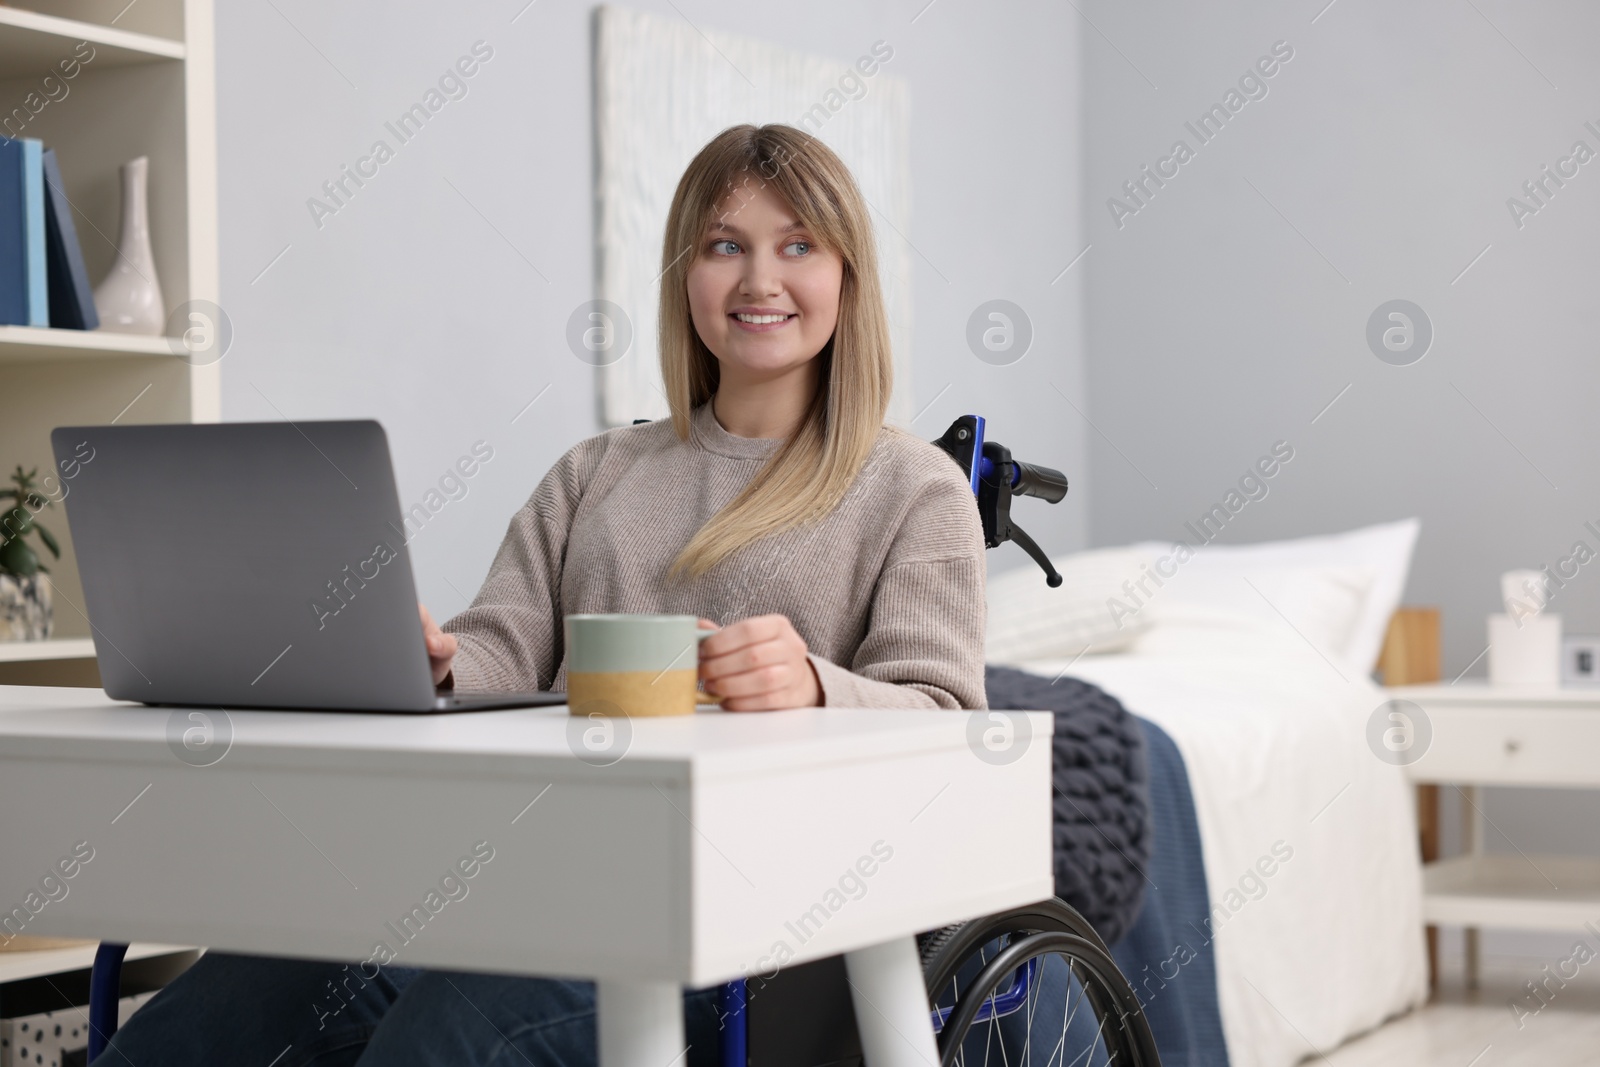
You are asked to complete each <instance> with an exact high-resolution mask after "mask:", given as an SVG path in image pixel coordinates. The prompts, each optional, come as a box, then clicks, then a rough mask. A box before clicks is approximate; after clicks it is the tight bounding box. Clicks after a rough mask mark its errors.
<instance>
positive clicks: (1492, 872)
mask: <svg viewBox="0 0 1600 1067" xmlns="http://www.w3.org/2000/svg"><path fill="white" fill-rule="evenodd" d="M1422 882H1423V889H1422V915H1423V918H1424V919H1426V920H1427V922H1429V923H1430V924H1433V923H1450V924H1456V925H1461V926H1498V927H1508V928H1512V929H1519V930H1576V929H1582V927H1583V924H1584V923H1585V922H1593V921H1594V920H1595V918H1596V916H1600V859H1591V858H1588V857H1583V856H1527V857H1525V856H1522V855H1520V854H1517V855H1511V854H1505V855H1502V854H1499V853H1486V854H1479V855H1477V856H1470V855H1469V856H1458V857H1456V858H1454V859H1448V860H1442V861H1440V862H1438V863H1430V864H1428V865H1427V866H1425V867H1424V868H1423V869H1422Z"/></svg>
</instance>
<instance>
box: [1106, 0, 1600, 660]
mask: <svg viewBox="0 0 1600 1067" xmlns="http://www.w3.org/2000/svg"><path fill="white" fill-rule="evenodd" d="M1326 4H1327V0H1310V2H1302V3H1296V4H1294V5H1292V6H1286V5H1284V4H1281V3H1267V2H1243V3H1240V2H1231V3H1227V4H1223V3H1210V4H1204V5H1194V4H1180V3H1174V2H1166V3H1155V4H1148V5H1142V6H1141V7H1140V8H1137V9H1136V8H1133V7H1130V6H1128V5H1123V4H1116V3H1110V2H1106V0H1093V2H1091V3H1089V4H1088V5H1087V6H1086V7H1085V11H1086V12H1087V13H1088V15H1089V17H1091V18H1092V19H1093V20H1094V22H1095V23H1096V24H1097V25H1098V26H1099V27H1100V29H1101V30H1103V31H1104V33H1105V37H1101V36H1099V35H1098V34H1096V33H1094V32H1093V31H1088V32H1087V33H1086V36H1085V38H1084V42H1083V53H1082V54H1083V59H1084V64H1083V77H1084V84H1085V90H1084V95H1085V99H1086V101H1087V107H1086V114H1085V131H1086V139H1085V143H1084V158H1085V161H1086V168H1085V178H1084V218H1085V225H1086V227H1087V230H1086V232H1087V237H1088V239H1089V240H1090V241H1092V242H1093V243H1094V250H1093V251H1092V252H1091V253H1090V254H1089V256H1088V257H1086V258H1085V261H1084V264H1083V265H1084V266H1085V267H1086V268H1087V276H1086V277H1087V283H1086V284H1087V286H1088V290H1087V307H1088V314H1087V321H1086V328H1087V339H1088V340H1087V344H1088V352H1089V394H1090V401H1091V404H1092V411H1091V416H1092V417H1093V418H1094V420H1095V422H1096V423H1097V424H1098V425H1099V426H1100V427H1101V428H1102V429H1104V430H1105V431H1106V435H1107V436H1108V437H1109V438H1110V440H1111V441H1113V442H1115V443H1116V445H1117V446H1118V447H1119V448H1120V449H1121V451H1122V453H1126V459H1124V457H1123V455H1122V454H1119V452H1118V451H1116V449H1114V448H1112V447H1111V446H1110V445H1109V444H1108V443H1107V442H1106V441H1105V440H1104V439H1102V438H1100V437H1094V438H1091V441H1090V457H1091V458H1090V466H1089V480H1090V481H1091V482H1092V483H1093V484H1092V486H1091V488H1092V490H1093V492H1094V500H1095V506H1094V509H1093V511H1092V513H1091V528H1090V529H1091V540H1092V541H1093V542H1094V543H1095V544H1111V543H1118V542H1122V541H1127V540H1130V539H1133V538H1138V537H1177V536H1179V534H1180V532H1181V529H1182V525H1183V523H1184V521H1185V520H1187V519H1191V518H1194V517H1196V516H1198V515H1199V514H1200V513H1201V512H1203V511H1204V510H1205V509H1206V508H1207V507H1208V506H1209V505H1210V504H1211V503H1212V502H1214V501H1216V500H1217V499H1219V498H1220V497H1221V496H1222V494H1223V493H1224V492H1225V491H1226V490H1227V489H1228V488H1229V486H1230V485H1231V484H1232V483H1233V482H1234V481H1235V480H1236V479H1237V478H1238V476H1239V474H1240V472H1242V471H1243V470H1244V469H1245V468H1246V467H1247V466H1248V465H1249V464H1250V463H1251V461H1252V460H1253V459H1254V458H1255V457H1256V456H1258V455H1260V454H1262V453H1263V452H1265V451H1266V450H1267V448H1268V446H1270V445H1271V443H1272V442H1273V441H1275V440H1277V439H1280V438H1282V439H1286V440H1288V441H1289V442H1290V443H1291V444H1293V445H1294V447H1295V452H1296V455H1295V459H1294V461H1293V462H1292V463H1291V464H1290V465H1289V466H1288V467H1286V468H1285V470H1284V471H1283V472H1282V473H1281V474H1280V475H1279V476H1278V477H1277V478H1276V479H1275V480H1274V482H1273V483H1272V492H1271V495H1270V496H1268V497H1267V498H1266V499H1265V500H1263V501H1260V502H1258V503H1253V504H1251V505H1249V506H1248V507H1247V508H1246V509H1245V510H1244V511H1243V512H1241V513H1240V515H1239V516H1238V517H1237V518H1236V519H1235V520H1234V521H1233V522H1232V523H1231V524H1230V525H1229V527H1228V530H1227V533H1226V535H1225V536H1224V538H1223V539H1224V540H1227V541H1255V540H1261V539H1265V538H1277V537H1291V536H1296V535H1302V534H1311V533H1320V532H1331V531H1335V530H1341V529H1349V528H1352V527H1356V526H1360V525H1363V524H1366V523H1371V522H1377V521H1382V520H1387V519H1395V518H1401V517H1405V516H1409V515H1419V516H1421V518H1422V535H1421V540H1420V542H1419V544H1418V547H1417V555H1416V560H1415V565H1414V568H1413V571H1412V579H1411V583H1410V585H1409V587H1408V588H1407V590H1406V600H1407V602H1410V603H1417V604H1437V605H1439V606H1440V607H1441V608H1442V609H1443V613H1444V630H1445V670H1446V672H1447V674H1448V675H1449V676H1451V677H1453V676H1454V675H1455V674H1457V673H1458V672H1460V671H1462V670H1463V669H1465V668H1467V666H1468V664H1469V663H1470V662H1471V661H1472V660H1473V658H1474V657H1476V656H1477V655H1478V654H1479V653H1480V652H1481V651H1482V650H1483V648H1484V645H1485V643H1486V641H1487V637H1486V634H1485V624H1484V616H1485V615H1486V614H1487V613H1488V612H1490V611H1495V610H1501V609H1500V608H1499V607H1498V601H1499V584H1498V576H1499V574H1500V573H1501V572H1502V571H1504V570H1508V569H1510V568H1512V567H1538V566H1541V565H1543V564H1545V563H1552V564H1553V563H1554V562H1555V561H1556V559H1557V558H1558V557H1561V556H1565V555H1567V554H1568V552H1569V551H1570V550H1571V547H1572V544H1573V542H1574V541H1576V540H1578V539H1584V540H1587V541H1588V543H1589V545H1590V547H1591V548H1593V549H1596V550H1600V538H1596V536H1595V535H1594V534H1591V533H1589V532H1588V531H1586V530H1585V529H1584V528H1583V524H1584V523H1585V522H1586V521H1588V520H1591V519H1600V499H1597V490H1600V472H1597V471H1596V470H1595V467H1594V464H1593V463H1592V462H1591V458H1590V457H1592V456H1593V455H1594V453H1595V451H1596V446H1597V444H1600V425H1597V424H1596V422H1595V420H1594V418H1593V408H1594V402H1595V400H1596V398H1597V396H1600V391H1597V385H1600V363H1597V362H1596V360H1595V359H1594V354H1595V340H1594V325H1595V318H1596V316H1595V314H1594V311H1593V304H1594V301H1593V299H1592V293H1593V291H1594V288H1595V283H1596V282H1597V281H1600V267H1597V265H1596V260H1595V257H1594V255H1593V249H1592V239H1593V236H1594V234H1595V232H1596V223H1597V221H1600V160H1597V161H1596V162H1595V163H1591V164H1590V165H1588V166H1584V167H1582V168H1580V169H1579V172H1578V174H1577V176H1576V177H1575V178H1572V179H1571V180H1569V181H1568V182H1567V185H1566V187H1565V188H1564V189H1561V190H1559V191H1558V192H1557V194H1556V195H1555V196H1554V197H1553V198H1552V199H1551V200H1550V201H1549V203H1548V206H1547V207H1545V208H1544V209H1543V210H1541V211H1540V212H1539V213H1538V214H1537V215H1536V216H1534V217H1532V218H1528V219H1526V220H1525V225H1524V226H1523V228H1522V229H1520V230H1519V229H1518V228H1517V227H1516V225H1515V224H1514V223H1513V221H1512V218H1511V214H1510V212H1509V211H1508V210H1507V208H1506V200H1507V198H1508V197H1511V196H1512V195H1514V194H1519V193H1520V186H1521V184H1522V182H1524V181H1525V180H1528V179H1530V178H1532V177H1535V176H1537V175H1538V173H1539V170H1540V167H1541V165H1542V164H1545V163H1549V164H1551V165H1552V166H1554V165H1555V163H1556V160H1557V158H1558V157H1560V156H1563V155H1565V154H1566V153H1567V151H1568V150H1569V148H1570V147H1571V145H1572V144H1573V142H1574V141H1575V140H1578V139H1583V140H1586V141H1587V142H1588V143H1589V146H1590V147H1591V148H1593V149H1595V150H1597V151H1600V137H1597V136H1596V135H1594V134H1592V133H1590V132H1588V131H1587V130H1585V129H1584V126H1583V124H1584V122H1585V120H1590V119H1592V120H1595V121H1596V124H1597V126H1600V109H1596V108H1592V107H1588V106H1587V105H1588V104H1589V103H1592V102H1593V101H1594V100H1595V90H1596V89H1597V88H1600V71H1597V70H1596V68H1595V67H1594V64H1593V63H1592V61H1591V59H1590V57H1589V56H1588V55H1587V53H1586V51H1585V45H1584V42H1586V41H1592V40H1593V39H1594V37H1595V34H1596V33H1597V32H1600V9H1597V8H1595V7H1593V6H1592V5H1587V4H1582V3H1579V2H1577V0H1569V2H1563V3H1545V4H1539V5H1536V6H1533V7H1530V6H1529V5H1526V4H1512V3H1509V2H1505V0H1498V2H1496V0H1477V9H1478V10H1477V11H1475V10H1474V8H1473V6H1472V5H1470V4H1460V3H1457V2H1455V0H1407V2H1405V3H1391V4H1376V3H1371V2H1366V0H1341V2H1339V3H1335V4H1334V5H1333V6H1332V7H1329V8H1327V10H1326V11H1325V12H1324V13H1323V14H1321V16H1320V17H1319V18H1317V21H1316V23H1315V24H1314V25H1313V24H1312V22H1311V20H1312V18H1313V17H1316V16H1317V15H1318V12H1319V10H1321V9H1322V8H1324V6H1325V5H1326ZM1478 11H1481V12H1482V15H1480V14H1479V13H1478ZM1485 16H1486V17H1485ZM1491 22H1492V23H1493V25H1491ZM1495 26H1498V27H1499V29H1500V31H1503V32H1504V34H1505V35H1506V37H1509V38H1510V41H1509V42H1508V41H1507V40H1506V38H1505V37H1502V36H1501V33H1500V32H1497V31H1496V29H1495ZM1106 38H1109V39H1110V40H1111V41H1112V42H1115V47H1113V46H1112V45H1111V44H1108V43H1107V40H1106ZM1279 40H1284V41H1287V42H1288V43H1289V44H1290V45H1291V46H1292V47H1293V49H1294V58H1293V59H1292V60H1291V61H1289V62H1288V63H1287V64H1285V65H1283V66H1282V68H1281V69H1280V70H1279V71H1278V72H1277V74H1276V75H1275V76H1274V77H1273V78H1271V79H1269V80H1267V81H1266V85H1267V87H1268V90H1269V92H1268V95H1267V96H1266V97H1264V98H1263V99H1259V100H1255V101H1252V102H1249V103H1247V104H1246V105H1245V106H1244V107H1243V108H1242V109H1241V110H1240V111H1239V113H1238V114H1237V115H1234V116H1233V117H1232V119H1231V120H1230V121H1229V122H1228V123H1227V125H1226V127H1225V128H1224V129H1223V131H1222V132H1221V133H1220V134H1219V135H1218V136H1217V137H1216V138H1215V140H1213V141H1212V142H1211V143H1209V144H1207V145H1204V146H1203V147H1199V148H1198V151H1197V152H1196V154H1195V158H1194V159H1192V160H1191V161H1190V162H1189V163H1188V164H1186V165H1184V166H1182V167H1181V168H1179V172H1178V176H1177V177H1176V178H1173V179H1171V180H1170V181H1169V182H1168V183H1167V185H1166V187H1165V188H1162V189H1159V190H1157V191H1156V192H1155V195H1154V196H1153V197H1151V198H1149V199H1148V201H1147V204H1146V206H1145V207H1144V208H1142V209H1141V210H1139V211H1138V213H1137V214H1136V215H1134V216H1132V217H1130V218H1125V219H1124V220H1123V225H1122V227H1121V228H1120V229H1118V227H1117V225H1116V224H1115V223H1114V222H1113V221H1112V218H1111V214H1110V212H1109V210H1108V209H1107V207H1106V201H1107V200H1108V198H1110V197H1112V196H1114V195H1115V196H1120V195H1121V193H1120V187H1121V185H1122V183H1123V182H1124V181H1126V180H1129V179H1131V178H1134V177H1137V176H1138V172H1139V170H1140V168H1141V166H1142V165H1144V164H1151V165H1152V166H1153V165H1154V164H1155V162H1156V160H1157V158H1158V157H1159V156H1162V155H1164V154H1166V152H1167V150H1168V149H1169V147H1170V146H1171V144H1172V142H1173V141H1174V139H1176V138H1179V137H1183V138H1185V139H1187V140H1188V141H1189V142H1190V143H1191V144H1192V145H1193V144H1197V143H1198V142H1197V139H1196V138H1194V137H1193V136H1192V135H1190V134H1189V133H1188V131H1187V130H1185V128H1184V123H1185V122H1186V121H1192V120H1194V119H1196V118H1197V117H1198V116H1199V115H1200V114H1202V113H1203V112H1204V111H1205V110H1206V109H1208V108H1209V107H1210V105H1212V104H1213V103H1215V102H1217V101H1218V100H1219V99H1220V98H1221V96H1222V94H1223V93H1224V92H1225V91H1226V90H1227V89H1228V88H1229V87H1230V86H1231V85H1233V84H1234V83H1235V82H1236V80H1237V79H1238V78H1239V76H1240V75H1241V73H1243V72H1244V71H1245V70H1246V69H1247V68H1248V67H1249V66H1250V65H1251V64H1252V63H1253V62H1254V61H1255V60H1256V59H1257V57H1259V56H1261V55H1264V54H1266V53H1267V52H1268V50H1269V49H1270V48H1271V46H1272V44H1273V43H1274V42H1275V41H1279ZM1519 50H1520V54H1519ZM1525 57H1526V58H1525ZM1134 65H1137V67H1138V68H1139V70H1142V71H1143V72H1144V75H1145V76H1148V77H1149V78H1150V80H1151V81H1153V82H1154V83H1155V85H1156V86H1157V88H1151V86H1150V84H1147V82H1146V81H1145V78H1144V77H1142V76H1141V75H1140V73H1138V72H1137V71H1136V70H1134V69H1133V67H1134ZM1535 65H1537V69H1535ZM1540 71H1542V72H1543V76H1541V74H1540ZM1546 76H1547V77H1548V78H1549V79H1550V80H1551V81H1552V82H1554V84H1555V85H1556V86H1559V87H1560V88H1559V89H1555V88H1552V87H1551V85H1550V84H1547V82H1546V81H1545V77H1546ZM1485 246H1492V247H1490V249H1489V251H1488V252H1487V253H1486V254H1485V255H1484V256H1483V258H1482V259H1480V260H1478V262H1477V263H1476V265H1474V266H1473V267H1472V268H1471V270H1468V271H1467V272H1466V273H1465V275H1461V272H1462V271H1463V270H1464V269H1465V268H1466V267H1467V265H1468V264H1469V263H1471V262H1472V260H1473V258H1474V257H1475V256H1477V255H1478V254H1479V253H1480V252H1481V251H1483V249H1484V248H1485ZM1458 275H1459V276H1460V277H1459V280H1457V278H1458ZM1396 298H1402V299H1407V300H1410V301H1412V302H1414V303H1416V304H1418V305H1419V306H1421V307H1422V309H1423V310H1424V311H1425V312H1426V313H1427V315H1428V316H1429V318H1430V319H1431V320H1432V323H1433V326H1434V330H1435V336H1434V340H1433V344H1432V347H1431V349H1430V350H1429V351H1428V352H1427V354H1426V355H1425V356H1424V357H1423V358H1422V359H1421V360H1420V361H1419V362H1416V363H1414V364H1412V365H1409V366H1393V365H1390V364H1386V363H1384V362H1381V361H1380V360H1379V359H1378V358H1377V357H1376V356H1375V355H1374V354H1373V352H1372V351H1371V350H1370V349H1369V348H1368V345H1367V343H1366V338H1365V331H1366V324H1367V319H1368V316H1369V315H1370V314H1371V313H1372V312H1373V311H1374V309H1376V308H1377V307H1378V306H1379V305H1380V304H1382V303H1384V302H1386V301H1388V300H1391V299H1396ZM1346 385H1349V386H1350V389H1349V391H1348V392H1346V393H1344V395H1343V396H1342V397H1341V398H1340V399H1339V400H1338V401H1337V403H1334V404H1333V406H1332V407H1331V408H1328V409H1327V410H1326V411H1325V412H1324V410H1323V409H1324V408H1325V407H1326V406H1327V405H1328V404H1329V403H1330V401H1333V400H1334V398H1335V397H1336V396H1338V395H1339V393H1340V392H1341V390H1343V389H1344V388H1345V386H1346ZM1319 413H1320V417H1318V416H1319ZM1313 419H1315V420H1316V421H1315V424H1313ZM1130 464H1135V465H1137V467H1138V468H1139V469H1140V470H1143V471H1144V473H1145V474H1146V475H1148V476H1149V479H1150V481H1149V482H1147V481H1146V480H1145V479H1144V478H1143V477H1141V476H1140V474H1139V473H1138V471H1137V470H1135V469H1134V467H1133V466H1131V465H1130ZM1151 482H1153V483H1154V484H1155V485H1156V486H1158V487H1159V488H1152V485H1151ZM1597 525H1600V523H1597ZM1591 572H1594V573H1591ZM1597 574H1600V566H1591V567H1585V568H1583V569H1581V570H1580V571H1579V572H1578V576H1577V578H1575V579H1574V580H1573V581H1572V582H1571V583H1570V584H1569V585H1568V587H1567V588H1566V589H1565V590H1563V591H1562V592H1561V593H1560V594H1559V599H1558V601H1557V605H1556V606H1559V608H1560V610H1561V611H1562V612H1563V613H1564V614H1565V616H1566V624H1567V629H1568V631H1569V632H1574V633H1584V632H1588V633H1595V632H1600V577H1597V576H1596V575H1597ZM1552 610H1554V607H1553V609H1552ZM1484 670H1485V665H1484V662H1483V661H1481V660H1480V661H1479V662H1478V663H1477V664H1476V666H1474V667H1473V668H1472V672H1471V673H1474V674H1482V673H1483V672H1484Z"/></svg>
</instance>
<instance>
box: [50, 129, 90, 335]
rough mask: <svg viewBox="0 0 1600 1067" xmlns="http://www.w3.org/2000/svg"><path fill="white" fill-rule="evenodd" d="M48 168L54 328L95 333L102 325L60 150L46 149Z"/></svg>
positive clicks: (51, 322)
mask: <svg viewBox="0 0 1600 1067" xmlns="http://www.w3.org/2000/svg"><path fill="white" fill-rule="evenodd" d="M42 162H43V164H44V185H45V189H44V228H45V244H46V248H45V258H46V260H47V261H48V262H47V266H46V283H45V284H46V287H47V288H48V290H49V292H50V325H51V326H55V327H57V328H59V329H66V330H93V329H96V328H97V327H99V325H100V316H99V314H98V313H96V311H95V309H94V289H93V287H91V286H90V285H89V272H88V270H86V269H85V268H84V265H83V246H81V245H80V244H79V243H78V228H77V226H76V225H74V223H73V221H72V204H71V202H70V201H68V200H67V194H66V192H65V187H64V186H63V185H62V183H61V167H60V166H59V165H58V164H57V163H56V150H55V149H54V148H46V149H45V150H44V152H43V155H42Z"/></svg>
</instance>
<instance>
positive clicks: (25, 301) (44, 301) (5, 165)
mask: <svg viewBox="0 0 1600 1067" xmlns="http://www.w3.org/2000/svg"><path fill="white" fill-rule="evenodd" d="M43 157H44V145H43V144H41V143H40V142H39V141H36V140H34V139H33V138H31V137H21V138H10V137H0V325H8V326H48V325H50V296H49V288H48V280H47V278H48V275H47V268H46V256H45V232H44V231H45V223H44V158H43Z"/></svg>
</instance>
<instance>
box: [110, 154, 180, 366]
mask: <svg viewBox="0 0 1600 1067" xmlns="http://www.w3.org/2000/svg"><path fill="white" fill-rule="evenodd" d="M149 175H150V157H149V156H140V157H139V158H138V159H130V160H129V161H128V162H126V163H124V164H123V165H122V236H121V238H120V239H119V240H118V241H117V258H116V260H115V262H113V263H112V265H111V271H110V273H108V274H107V275H106V276H105V278H104V279H103V280H102V281H101V282H100V284H99V285H97V286H95V290H94V309H95V311H96V312H98V313H99V315H100V328H101V329H102V330H108V331H110V332H111V333H137V334H145V335H147V336H151V337H154V336H159V335H160V333H161V331H162V330H163V329H165V328H166V317H167V313H166V305H165V304H164V303H163V302H162V300H161V283H160V282H158V281H156V261H155V256H154V255H152V254H151V252H150V205H149V196H148V195H147V194H148V191H149V182H148V178H149Z"/></svg>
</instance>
